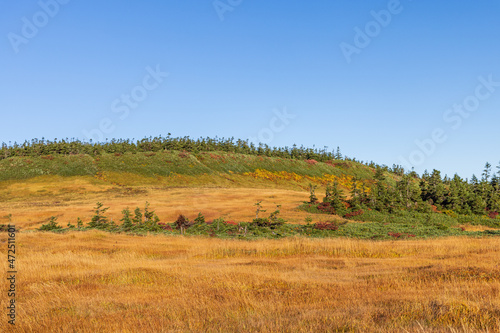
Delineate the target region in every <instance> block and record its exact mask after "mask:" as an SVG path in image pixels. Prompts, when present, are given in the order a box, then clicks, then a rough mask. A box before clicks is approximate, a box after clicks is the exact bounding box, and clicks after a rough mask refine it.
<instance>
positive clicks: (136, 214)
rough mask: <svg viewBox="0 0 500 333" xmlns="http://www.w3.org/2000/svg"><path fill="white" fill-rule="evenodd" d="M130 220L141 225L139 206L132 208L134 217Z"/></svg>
mask: <svg viewBox="0 0 500 333" xmlns="http://www.w3.org/2000/svg"><path fill="white" fill-rule="evenodd" d="M132 222H133V223H134V224H135V225H141V224H142V213H141V209H140V208H139V207H137V208H136V209H135V210H134V218H133V219H132Z"/></svg>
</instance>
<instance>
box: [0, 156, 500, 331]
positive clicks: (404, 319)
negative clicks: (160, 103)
mask: <svg viewBox="0 0 500 333" xmlns="http://www.w3.org/2000/svg"><path fill="white" fill-rule="evenodd" d="M380 170H382V169H381V168H378V169H377V170H375V168H372V167H370V166H367V165H363V164H360V163H356V162H354V161H350V160H344V161H338V160H337V161H336V160H326V161H325V162H318V161H316V160H312V159H309V158H307V157H306V158H304V159H302V160H300V159H284V158H281V157H269V156H259V155H241V154H233V153H231V152H222V151H219V152H197V153H189V152H186V151H160V150H159V151H154V152H134V153H130V152H115V153H102V154H98V155H88V154H73V155H58V154H53V155H42V156H37V155H36V154H34V155H33V156H31V155H29V156H11V157H5V158H3V159H1V160H0V224H3V225H5V224H15V225H16V227H17V228H18V229H20V232H18V233H17V236H16V244H17V254H16V256H17V266H18V267H17V270H18V279H17V286H16V287H17V293H16V295H17V296H16V302H17V320H16V326H15V327H13V326H11V325H9V324H8V323H7V320H6V319H5V318H4V319H5V320H2V321H0V331H2V332H3V331H6V332H7V331H12V332H137V331H145V332H236V331H237V332H240V331H241V332H495V331H500V319H499V318H500V294H499V290H500V289H499V287H500V286H499V283H500V268H499V266H498V259H497V258H498V255H499V253H498V252H499V251H500V239H499V238H498V234H499V231H498V230H499V228H500V219H499V217H498V216H496V215H494V214H493V215H491V214H490V215H491V216H489V215H488V212H486V211H485V212H483V213H482V214H460V213H456V212H453V211H450V210H445V209H442V208H439V209H442V211H440V210H439V209H438V208H437V207H436V206H433V205H431V204H426V205H422V203H421V202H419V204H420V206H419V207H417V206H418V205H416V206H415V208H414V209H399V208H398V209H393V211H392V212H388V211H384V210H377V209H375V208H374V209H372V208H370V206H368V205H366V206H362V209H359V208H356V207H355V206H352V207H351V208H349V209H347V207H348V206H349V205H347V203H348V201H349V202H351V203H353V204H355V202H354V201H353V200H352V198H353V196H350V195H349V191H350V190H351V189H356V186H357V185H356V181H360V180H362V181H363V182H364V184H366V185H367V186H368V187H369V188H370V189H372V190H374V189H378V188H377V187H376V184H380V183H381V181H380V180H376V179H375V178H376V177H377V175H376V171H377V172H380ZM374 175H375V176H374ZM374 177H375V178H374ZM400 179H401V176H398V175H397V174H396V173H394V172H388V171H385V180H384V182H385V183H384V184H386V186H387V187H388V188H389V187H394V188H397V187H398V186H399V185H400V184H402V182H400ZM332 182H335V183H336V184H338V186H339V188H340V189H341V192H343V193H344V194H346V198H345V199H343V200H345V201H342V202H343V203H342V210H344V209H345V212H344V213H346V214H344V213H343V214H338V213H339V212H340V210H338V211H334V210H333V209H334V207H337V206H335V200H332V201H331V202H330V203H329V204H325V203H324V202H323V203H319V202H316V203H311V189H312V188H314V189H316V194H317V196H319V197H320V198H321V197H322V196H323V193H325V191H329V190H328V186H329V184H331V183H332ZM313 184H314V185H313ZM358 185H359V184H358ZM330 190H331V188H330ZM405 191H409V190H405ZM353 192H354V193H356V191H355V190H353ZM368 193H370V192H368ZM365 194H366V193H365ZM339 195H340V194H339ZM360 197H361V196H360ZM96 202H102V203H103V204H104V206H105V207H109V210H107V211H106V220H107V221H108V222H109V221H112V223H113V224H112V225H108V222H106V228H102V230H96V228H91V227H89V224H90V221H91V220H92V219H93V217H94V216H95V210H94V207H95V206H96ZM146 202H148V203H149V205H150V206H149V207H150V209H153V210H154V211H155V214H157V216H158V217H159V218H160V220H161V224H160V223H156V222H154V223H153V224H152V227H151V228H150V229H145V228H143V226H142V225H139V226H138V225H135V226H133V227H132V228H128V229H127V228H124V226H123V224H121V222H120V220H121V219H122V218H123V210H124V209H126V208H129V209H130V210H131V211H133V210H134V208H136V207H140V208H141V209H144V207H145V203H146ZM388 202H390V201H388ZM256 203H260V205H261V208H262V209H261V211H260V215H259V217H267V216H269V218H270V219H271V216H272V214H273V211H274V210H275V209H277V207H278V206H279V217H280V218H282V219H283V222H285V223H284V224H279V225H276V226H266V225H265V223H264V225H259V224H262V223H261V222H262V221H260V220H257V221H256ZM344 204H346V206H343V205H344ZM417 208H418V209H417ZM336 209H338V207H337V208H336ZM391 209H392V208H391ZM199 213H202V214H203V216H204V218H205V220H206V222H203V223H198V224H194V225H192V226H190V227H189V228H187V229H185V230H182V229H181V230H179V229H177V228H176V224H175V223H174V222H175V221H176V219H178V216H179V215H180V214H182V215H184V216H186V217H187V218H188V219H189V220H190V221H193V220H194V219H195V218H196V217H197V216H198V214H199ZM358 213H359V214H358ZM490 213H491V212H490ZM78 218H80V219H81V220H83V221H84V224H85V226H84V227H82V228H75V227H74V225H76V222H77V220H78ZM54 219H56V220H57V222H58V223H59V225H60V226H61V228H62V229H54V230H52V231H51V232H42V231H40V228H41V227H42V226H44V225H45V226H46V225H48V224H50V223H49V221H51V220H54ZM213 221H221V222H220V223H221V224H220V225H219V224H215V223H214V222H213ZM223 221H226V222H223ZM67 223H68V225H72V227H67V226H66V224H67ZM160 225H161V228H159V226H160ZM163 228H165V229H163ZM166 229H168V230H166ZM7 242H8V241H7V233H5V232H2V233H0V244H1V245H0V246H1V248H2V250H1V251H2V253H3V255H5V256H6V250H7ZM2 262H3V264H2V265H3V267H4V270H5V271H7V261H6V260H3V261H2ZM1 286H2V291H1V292H2V295H6V294H7V289H8V281H7V280H6V279H2V284H1ZM2 302H3V303H2V307H3V306H4V298H3V297H2Z"/></svg>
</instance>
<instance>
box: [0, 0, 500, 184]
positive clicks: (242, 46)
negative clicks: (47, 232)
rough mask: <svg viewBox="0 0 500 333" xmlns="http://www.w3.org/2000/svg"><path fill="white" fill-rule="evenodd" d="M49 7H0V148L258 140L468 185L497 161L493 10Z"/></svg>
mask: <svg viewBox="0 0 500 333" xmlns="http://www.w3.org/2000/svg"><path fill="white" fill-rule="evenodd" d="M55 1H56V0H41V2H40V3H41V4H42V5H41V4H40V3H39V2H37V1H3V2H2V4H1V5H0V9H1V10H0V34H1V36H2V38H1V39H0V40H1V42H0V48H1V52H0V74H1V79H0V103H1V104H0V106H1V110H2V117H1V119H2V121H1V126H0V142H6V143H8V142H9V141H12V142H14V141H17V142H23V141H24V140H29V139H32V138H41V137H45V138H46V139H54V138H58V139H60V138H66V137H69V138H73V137H75V138H79V139H82V140H86V139H89V138H91V137H92V135H94V136H93V137H94V140H95V139H98V138H99V135H101V134H102V137H103V138H106V137H107V138H130V139H132V138H135V139H139V138H143V137H146V136H148V137H149V136H157V135H160V134H161V135H166V134H167V133H169V132H170V133H172V135H173V136H190V137H193V138H198V137H200V136H203V137H205V136H209V137H215V136H218V137H232V136H233V137H235V138H242V139H247V138H253V140H257V141H258V140H259V138H260V139H261V140H262V141H264V142H265V143H267V144H269V145H270V146H291V145H293V144H294V143H295V144H297V145H299V146H300V145H304V146H308V147H312V146H313V145H315V147H316V148H323V147H324V146H328V149H329V150H331V149H332V148H335V147H337V146H340V147H341V149H342V152H343V153H345V154H347V155H348V156H350V157H356V158H357V159H360V160H363V161H366V160H373V161H375V162H377V163H380V164H387V165H389V166H391V165H392V164H393V163H396V164H404V163H408V165H406V167H407V168H411V165H414V166H415V170H416V171H417V172H419V173H421V172H422V171H423V170H424V169H429V170H432V169H434V168H436V169H439V170H441V171H442V172H443V173H444V174H448V175H450V176H452V175H453V174H454V173H459V174H460V175H461V176H462V177H464V178H465V177H470V176H471V175H472V174H473V173H475V174H476V175H478V176H479V175H480V173H481V171H482V169H483V166H484V164H485V162H486V161H489V162H490V163H492V164H493V165H494V166H496V165H498V163H499V161H500V150H499V149H498V143H499V142H500V140H499V139H500V131H499V130H498V128H499V124H500V112H499V111H500V110H499V109H500V84H498V83H495V82H500V61H499V59H500V43H499V41H500V20H498V16H499V14H500V2H499V1H484V2H478V1H472V0H470V1H455V2H453V3H451V2H444V1H431V0H413V1H410V0H401V1H399V2H398V1H351V0H343V1H331V0H328V1H327V0H320V1H284V0H274V1H264V0H242V1H238V0H221V1H215V2H214V1H213V0H167V1H164V0H162V1H160V0H151V1H141V2H139V1H127V2H123V1H117V0H108V1H94V0H88V1H77V0H71V1H68V0H65V1H63V0H60V2H61V3H58V2H55ZM43 4H45V5H43ZM55 4H58V5H57V6H56V5H55ZM43 7H45V9H44V8H43ZM57 7H59V8H57ZM372 11H373V12H372ZM373 13H376V14H375V15H373ZM377 16H378V18H377V19H378V21H377V19H376V18H375V17H377ZM157 70H158V71H159V72H160V73H159V74H156V75H155V76H156V80H155V79H154V77H153V76H151V74H150V72H154V71H157ZM162 73H168V76H167V75H166V74H162ZM480 77H482V81H481V80H480V79H479V78H480ZM486 81H490V83H484V82H486ZM491 81H493V82H491ZM127 98H128V99H127ZM127 103H128V104H127ZM454 104H457V105H458V107H459V108H457V109H452V107H453V105H454ZM460 108H461V109H462V113H458V112H459V111H458V110H460ZM284 110H286V112H288V113H289V114H291V115H293V116H294V118H293V119H292V118H291V117H290V118H288V119H287V118H285V121H283V120H282V119H278V118H277V117H276V113H278V114H283V112H284ZM467 110H470V111H467ZM100 127H101V128H100ZM435 129H440V130H438V133H437V134H435V135H434V138H433V131H435ZM92 130H97V131H100V132H97V131H93V132H90V131H92ZM103 130H104V132H103ZM105 132H107V133H105ZM85 133H87V135H86V134H85ZM88 133H91V134H88ZM443 137H444V138H445V139H443ZM416 140H419V142H420V147H419V146H418V145H417V144H416Z"/></svg>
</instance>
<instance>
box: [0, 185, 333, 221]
mask: <svg viewBox="0 0 500 333" xmlns="http://www.w3.org/2000/svg"><path fill="white" fill-rule="evenodd" d="M240 185H241V186H243V185H244V184H243V185H242V184H240ZM254 185H255V184H254ZM245 186H246V185H245ZM308 199H309V192H308V191H307V190H291V189H286V188H280V187H277V188H269V187H268V188H251V187H234V188H221V187H200V188H193V187H168V186H166V185H165V186H163V185H162V183H158V184H156V185H151V184H145V185H143V186H117V185H112V184H109V183H106V182H102V181H99V180H96V179H94V178H93V177H58V176H44V177H38V178H35V179H30V180H27V181H16V182H0V223H8V222H9V221H8V218H7V215H8V214H12V222H13V223H15V224H16V225H17V226H18V227H21V228H23V229H24V230H29V229H35V228H39V227H40V226H41V225H42V224H43V223H47V221H48V220H49V219H50V217H51V216H57V217H58V222H59V224H60V225H63V226H66V224H67V223H68V222H71V223H72V224H76V220H77V218H78V217H80V218H82V220H83V221H84V222H88V221H90V219H91V217H92V215H93V209H92V208H93V207H94V206H95V204H96V202H97V201H100V202H102V203H103V204H104V205H105V207H111V208H110V209H109V211H108V213H107V215H108V216H109V217H111V218H113V220H114V221H116V222H118V221H119V220H120V219H121V217H122V214H121V211H122V210H123V209H125V208H127V207H129V208H130V209H131V210H134V209H135V208H136V207H140V208H141V209H142V208H144V205H145V203H146V201H148V202H149V203H150V207H151V208H152V209H154V210H155V211H156V213H157V214H158V216H159V217H160V219H161V220H162V222H168V223H171V222H173V221H175V219H176V218H177V216H178V215H179V214H184V215H186V216H187V217H188V218H189V219H191V220H192V219H194V218H195V217H196V216H197V215H198V213H199V212H202V213H203V214H204V215H205V217H206V218H207V219H214V218H217V217H221V216H222V217H224V218H225V219H226V220H236V221H251V220H252V219H253V218H254V217H255V207H254V204H255V203H256V202H257V201H263V202H262V204H263V206H264V209H267V211H268V212H267V213H266V214H269V213H270V212H272V211H273V210H275V209H276V205H277V204H280V205H282V207H281V216H282V217H283V218H284V219H285V220H288V221H289V222H291V223H302V222H304V220H305V218H306V216H308V214H307V213H306V212H304V211H299V210H298V209H297V206H298V205H299V204H301V203H302V202H303V201H307V200H308ZM337 218H338V217H332V216H327V215H324V216H317V217H315V221H322V222H324V221H327V220H333V219H337Z"/></svg>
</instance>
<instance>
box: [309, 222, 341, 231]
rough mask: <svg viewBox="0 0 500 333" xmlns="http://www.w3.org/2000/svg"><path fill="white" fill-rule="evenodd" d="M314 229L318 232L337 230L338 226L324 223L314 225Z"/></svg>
mask: <svg viewBox="0 0 500 333" xmlns="http://www.w3.org/2000/svg"><path fill="white" fill-rule="evenodd" d="M314 229H318V230H339V226H338V225H336V224H335V223H331V222H326V223H315V224H314Z"/></svg>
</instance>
